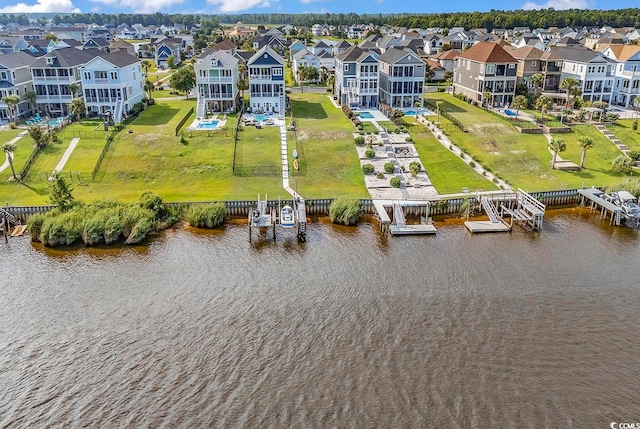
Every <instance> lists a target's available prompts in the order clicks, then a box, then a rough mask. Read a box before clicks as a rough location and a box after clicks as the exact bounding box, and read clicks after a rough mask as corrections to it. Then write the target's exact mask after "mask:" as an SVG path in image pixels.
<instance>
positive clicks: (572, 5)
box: [522, 0, 592, 10]
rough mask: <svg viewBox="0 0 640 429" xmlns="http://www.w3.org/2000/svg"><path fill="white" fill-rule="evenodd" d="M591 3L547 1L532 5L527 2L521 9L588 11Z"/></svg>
mask: <svg viewBox="0 0 640 429" xmlns="http://www.w3.org/2000/svg"><path fill="white" fill-rule="evenodd" d="M591 3H592V1H591V0H547V1H546V2H545V3H534V2H532V1H528V2H526V3H525V4H524V5H523V6H522V9H525V10H532V9H549V8H554V9H556V10H561V9H589V7H590V6H591Z"/></svg>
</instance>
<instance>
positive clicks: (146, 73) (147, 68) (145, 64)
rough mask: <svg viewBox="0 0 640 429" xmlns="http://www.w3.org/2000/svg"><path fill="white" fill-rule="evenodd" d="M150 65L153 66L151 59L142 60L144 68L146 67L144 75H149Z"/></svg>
mask: <svg viewBox="0 0 640 429" xmlns="http://www.w3.org/2000/svg"><path fill="white" fill-rule="evenodd" d="M149 67H151V61H149V60H142V68H143V69H144V75H145V76H148V75H149Z"/></svg>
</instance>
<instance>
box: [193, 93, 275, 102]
mask: <svg viewBox="0 0 640 429" xmlns="http://www.w3.org/2000/svg"><path fill="white" fill-rule="evenodd" d="M257 97H262V95H257ZM264 97H277V95H276V96H273V95H265V96H264ZM198 98H200V99H201V100H202V99H204V100H233V99H235V98H236V97H235V96H234V95H233V94H227V93H224V94H223V93H220V92H212V93H210V94H200V96H199V97H198Z"/></svg>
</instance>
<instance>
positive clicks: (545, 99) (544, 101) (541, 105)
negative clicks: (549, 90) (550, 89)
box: [536, 95, 553, 121]
mask: <svg viewBox="0 0 640 429" xmlns="http://www.w3.org/2000/svg"><path fill="white" fill-rule="evenodd" d="M551 107H553V99H552V98H551V97H549V96H548V95H541V96H540V97H538V101H536V109H538V110H540V115H541V116H542V120H543V121H544V112H546V111H547V110H549V109H551Z"/></svg>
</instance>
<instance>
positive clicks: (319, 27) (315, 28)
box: [311, 24, 322, 37]
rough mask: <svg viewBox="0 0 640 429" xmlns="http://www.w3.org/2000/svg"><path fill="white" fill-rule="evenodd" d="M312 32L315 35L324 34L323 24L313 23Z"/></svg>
mask: <svg viewBox="0 0 640 429" xmlns="http://www.w3.org/2000/svg"><path fill="white" fill-rule="evenodd" d="M311 34H313V35H314V36H315V37H320V36H322V25H320V24H313V25H312V26H311Z"/></svg>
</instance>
